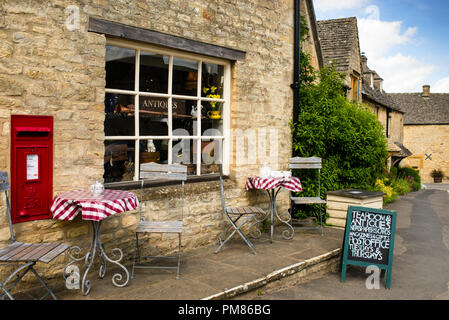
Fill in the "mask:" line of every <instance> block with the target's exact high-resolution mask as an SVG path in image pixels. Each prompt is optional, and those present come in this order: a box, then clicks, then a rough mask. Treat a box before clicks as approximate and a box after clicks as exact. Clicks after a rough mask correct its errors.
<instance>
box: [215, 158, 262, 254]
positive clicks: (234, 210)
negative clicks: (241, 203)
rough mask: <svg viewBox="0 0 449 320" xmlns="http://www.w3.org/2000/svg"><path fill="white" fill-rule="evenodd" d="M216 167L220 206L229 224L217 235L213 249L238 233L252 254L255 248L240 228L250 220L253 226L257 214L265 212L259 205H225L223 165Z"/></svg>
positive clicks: (257, 221)
mask: <svg viewBox="0 0 449 320" xmlns="http://www.w3.org/2000/svg"><path fill="white" fill-rule="evenodd" d="M218 167H219V171H220V194H221V206H222V209H223V212H224V214H225V216H226V218H227V220H228V222H229V226H228V227H227V228H226V229H225V230H224V231H223V232H222V233H221V234H220V235H219V236H218V239H217V241H216V242H218V243H219V244H220V245H219V246H218V248H217V250H215V253H217V252H219V251H220V250H221V248H222V247H223V246H224V245H225V243H226V242H228V241H229V240H230V239H231V238H232V237H233V236H234V234H236V233H238V234H239V235H240V237H241V238H242V239H243V241H245V243H246V244H247V245H248V247H249V248H250V249H251V251H252V252H253V253H254V254H257V253H256V248H255V247H254V245H253V244H252V243H251V241H249V239H248V237H247V236H246V235H245V234H244V233H243V231H242V230H241V228H242V227H243V226H244V225H245V224H246V223H247V222H250V221H254V223H253V224H252V225H251V227H253V226H254V225H256V224H257V223H259V222H260V221H259V220H257V215H266V213H265V211H263V209H262V208H259V207H226V205H225V197H224V186H223V165H222V164H219V165H218ZM242 218H243V219H242ZM240 219H242V220H240ZM230 230H232V232H230V233H229V234H228V232H229V231H230ZM226 234H228V236H227V237H226V238H225V236H226Z"/></svg>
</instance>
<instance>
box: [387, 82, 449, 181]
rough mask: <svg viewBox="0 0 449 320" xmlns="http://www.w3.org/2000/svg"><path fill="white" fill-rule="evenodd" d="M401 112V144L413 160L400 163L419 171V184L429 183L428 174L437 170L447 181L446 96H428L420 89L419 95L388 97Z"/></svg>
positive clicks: (448, 136)
mask: <svg viewBox="0 0 449 320" xmlns="http://www.w3.org/2000/svg"><path fill="white" fill-rule="evenodd" d="M388 95H389V96H390V97H391V99H393V101H394V102H395V104H396V105H397V106H398V107H399V108H400V109H401V110H402V111H404V112H405V118H404V144H406V145H407V147H409V148H410V151H412V152H413V156H410V157H408V158H407V159H406V160H405V161H404V163H403V164H404V165H409V166H411V167H414V168H416V169H418V170H419V171H420V175H421V179H422V181H423V182H433V178H432V177H431V175H430V174H431V172H432V170H434V169H440V170H442V171H443V173H444V175H445V179H444V180H443V181H448V180H449V178H448V176H449V93H431V92H430V86H428V85H424V86H423V91H422V92H415V93H389V94H388Z"/></svg>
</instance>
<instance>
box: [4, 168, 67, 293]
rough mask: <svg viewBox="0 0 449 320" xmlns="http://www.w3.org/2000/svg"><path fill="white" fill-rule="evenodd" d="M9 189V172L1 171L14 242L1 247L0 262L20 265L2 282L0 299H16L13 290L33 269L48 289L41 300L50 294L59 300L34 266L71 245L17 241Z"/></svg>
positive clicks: (55, 255) (11, 235)
mask: <svg viewBox="0 0 449 320" xmlns="http://www.w3.org/2000/svg"><path fill="white" fill-rule="evenodd" d="M8 190H9V180H8V173H7V172H0V191H4V192H5V198H6V199H5V201H6V211H7V215H8V222H9V230H10V239H11V242H12V243H11V244H10V245H8V246H6V247H5V248H2V249H0V263H1V264H7V265H18V267H17V268H16V269H15V270H14V271H13V272H12V273H11V274H10V275H9V276H8V277H7V278H6V280H5V281H4V282H0V299H3V298H4V297H5V296H7V297H8V298H9V299H11V300H14V296H13V295H12V294H11V290H12V289H13V288H14V287H15V286H16V285H17V283H18V282H19V281H20V280H21V279H22V278H23V277H24V276H25V275H26V274H27V273H28V272H29V271H31V272H32V273H33V274H34V275H35V276H36V278H37V279H38V280H39V282H40V283H41V284H42V286H44V288H45V289H46V290H47V293H46V294H45V295H44V296H42V297H41V300H42V299H44V298H46V297H47V296H48V295H51V297H52V298H53V299H54V300H57V298H56V296H55V295H54V293H53V292H52V291H51V289H50V288H49V287H48V286H47V284H46V283H45V281H44V280H43V279H42V278H41V276H39V274H38V273H37V272H36V270H34V266H35V264H36V263H37V262H43V263H49V262H50V261H52V260H54V259H55V258H57V257H59V256H60V255H61V254H63V253H64V252H65V251H66V250H67V249H68V247H69V246H68V245H66V244H64V243H22V242H18V241H16V238H15V235H14V229H13V225H12V219H11V209H10V206H9V199H8ZM16 276H17V278H16V279H15V280H14V281H13V282H12V283H11V284H10V285H9V283H10V281H12V280H13V278H14V277H16ZM8 285H9V287H8ZM2 291H3V293H2Z"/></svg>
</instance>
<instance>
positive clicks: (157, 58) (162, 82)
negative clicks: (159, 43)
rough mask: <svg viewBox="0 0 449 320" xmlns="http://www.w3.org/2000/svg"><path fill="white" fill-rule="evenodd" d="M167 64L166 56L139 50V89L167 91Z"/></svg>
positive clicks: (143, 90)
mask: <svg viewBox="0 0 449 320" xmlns="http://www.w3.org/2000/svg"><path fill="white" fill-rule="evenodd" d="M168 64H169V57H168V56H162V55H159V54H156V53H150V52H144V51H141V53H140V74H139V77H140V79H139V91H142V92H157V93H168Z"/></svg>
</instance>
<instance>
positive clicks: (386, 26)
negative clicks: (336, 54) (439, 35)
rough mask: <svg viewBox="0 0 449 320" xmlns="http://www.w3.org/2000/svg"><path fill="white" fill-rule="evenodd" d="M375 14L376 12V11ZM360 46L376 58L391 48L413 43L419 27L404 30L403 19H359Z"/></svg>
mask: <svg viewBox="0 0 449 320" xmlns="http://www.w3.org/2000/svg"><path fill="white" fill-rule="evenodd" d="M374 14H375V13H374ZM357 25H358V29H359V37H360V48H361V50H362V51H364V52H365V53H366V54H367V55H368V56H369V57H371V58H373V59H376V58H378V57H381V56H383V55H385V54H386V53H387V52H388V50H389V49H391V48H393V47H394V46H397V45H401V44H413V43H416V40H415V39H414V38H413V36H414V35H415V34H416V31H417V30H418V28H417V27H410V28H407V30H405V31H404V32H403V31H402V30H401V29H402V21H391V22H390V21H381V20H378V19H366V18H362V19H358V23H357Z"/></svg>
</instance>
